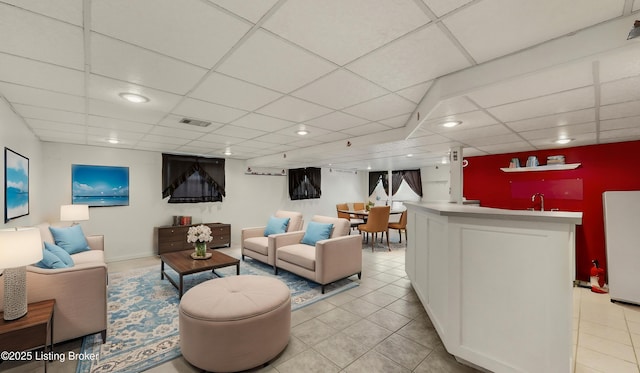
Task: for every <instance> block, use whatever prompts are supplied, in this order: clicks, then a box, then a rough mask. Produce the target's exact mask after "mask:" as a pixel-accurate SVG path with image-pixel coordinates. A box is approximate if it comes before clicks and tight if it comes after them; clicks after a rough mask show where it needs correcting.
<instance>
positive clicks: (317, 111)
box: [258, 96, 332, 123]
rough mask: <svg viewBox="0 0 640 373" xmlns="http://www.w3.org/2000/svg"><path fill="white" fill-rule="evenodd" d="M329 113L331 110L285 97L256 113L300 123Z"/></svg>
mask: <svg viewBox="0 0 640 373" xmlns="http://www.w3.org/2000/svg"><path fill="white" fill-rule="evenodd" d="M331 111H332V110H331V109H327V108H325V107H322V106H319V105H316V104H312V103H310V102H307V101H303V100H300V99H297V98H295V97H289V96H285V97H282V98H281V99H279V100H277V101H274V102H272V103H270V104H269V105H267V106H265V107H263V108H262V109H260V110H258V113H260V114H265V115H269V116H272V117H276V118H281V119H285V120H289V121H292V122H296V123H300V122H305V121H308V120H310V119H313V118H317V117H319V116H321V115H325V114H327V113H330V112H331Z"/></svg>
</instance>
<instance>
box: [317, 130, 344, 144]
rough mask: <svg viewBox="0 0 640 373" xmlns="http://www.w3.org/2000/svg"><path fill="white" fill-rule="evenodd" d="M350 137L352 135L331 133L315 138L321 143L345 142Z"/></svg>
mask: <svg viewBox="0 0 640 373" xmlns="http://www.w3.org/2000/svg"><path fill="white" fill-rule="evenodd" d="M349 137H351V135H349V134H345V133H342V132H329V133H327V134H324V135H320V136H317V137H314V140H317V141H320V142H333V141H340V140H345V139H348V138H349Z"/></svg>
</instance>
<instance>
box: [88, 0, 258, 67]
mask: <svg viewBox="0 0 640 373" xmlns="http://www.w3.org/2000/svg"><path fill="white" fill-rule="evenodd" d="M91 4H92V7H91V10H92V14H91V22H92V26H93V30H94V31H96V32H99V33H101V34H105V35H108V36H112V37H114V38H116V39H120V40H124V41H127V42H129V43H132V44H136V45H139V46H142V47H144V48H147V49H151V50H153V51H156V52H160V53H162V54H166V55H169V56H172V57H174V58H177V59H180V60H183V61H188V62H191V63H193V64H196V65H198V66H201V67H205V68H211V67H213V66H214V65H215V63H216V62H218V60H220V58H222V56H223V55H224V54H225V53H227V52H228V51H229V50H230V49H231V47H232V46H233V45H234V44H235V43H236V42H237V41H238V40H240V38H241V37H242V36H243V35H244V34H245V33H246V32H247V31H248V30H249V28H250V25H249V24H247V22H245V21H241V20H239V19H237V18H236V17H233V16H231V15H228V14H226V13H224V12H222V11H220V10H218V9H216V8H215V7H214V6H212V5H208V4H206V3H205V2H203V1H198V0H184V1H180V2H176V1H171V0H137V1H128V0H110V1H97V2H96V1H94V2H92V3H91ZM150 9H153V11H149V10H150Z"/></svg>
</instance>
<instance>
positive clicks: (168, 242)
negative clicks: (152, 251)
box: [154, 223, 231, 255]
mask: <svg viewBox="0 0 640 373" xmlns="http://www.w3.org/2000/svg"><path fill="white" fill-rule="evenodd" d="M197 225H200V224H193V225H173V226H165V227H156V228H155V229H154V230H155V232H154V233H155V234H154V241H155V246H156V249H157V253H158V255H162V254H166V253H171V252H174V251H183V250H189V249H193V244H192V243H189V242H187V232H188V231H189V227H193V226H197ZM203 225H206V226H208V227H209V228H211V236H213V240H212V241H211V242H209V243H208V244H207V248H214V247H222V246H229V247H230V246H231V225H230V224H224V223H203Z"/></svg>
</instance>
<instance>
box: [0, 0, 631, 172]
mask: <svg viewBox="0 0 640 373" xmlns="http://www.w3.org/2000/svg"><path fill="white" fill-rule="evenodd" d="M639 11H640V0H635V1H634V0H607V1H601V0H583V1H580V2H579V3H576V2H575V1H573V0H528V1H518V2H515V1H512V0H473V1H472V0H404V1H402V0H396V1H389V0H323V1H318V0H279V1H278V0H261V1H247V0H243V1H241V0H209V1H205V0H181V1H171V0H136V1H128V0H109V1H106V0H102V1H97V0H84V1H82V0H61V1H56V2H50V1H46V0H31V1H17V0H16V1H11V0H8V1H0V34H1V35H2V37H1V38H0V66H1V68H0V95H1V96H2V98H3V100H5V101H6V104H8V105H10V106H11V107H12V108H13V110H14V111H15V112H16V113H17V114H18V115H19V116H20V117H22V118H23V119H24V121H25V123H26V125H27V126H29V127H30V128H31V130H32V131H33V132H34V134H35V135H36V136H37V137H38V138H40V140H42V141H46V142H60V143H72V144H85V145H93V146H102V147H114V148H124V149H137V150H145V151H157V152H170V153H179V154H198V155H204V156H212V157H227V158H234V159H241V160H246V162H247V164H248V165H250V166H258V167H276V168H292V167H305V166H327V165H331V167H334V168H338V169H350V170H353V169H365V168H367V167H371V168H373V169H387V168H404V167H417V166H423V165H429V164H435V163H439V162H442V160H443V158H446V154H447V152H448V150H449V148H451V147H453V146H461V147H463V149H464V153H465V154H466V155H486V154H500V153H507V152H519V151H535V150H536V149H548V148H557V147H559V146H560V145H556V144H555V143H554V142H553V141H554V140H556V139H557V138H558V137H562V136H564V137H568V138H571V139H573V140H574V141H572V142H571V143H570V144H569V145H563V146H565V147H566V146H580V145H589V144H599V143H607V142H619V141H628V140H638V139H640V109H639V108H640V62H639V61H640V40H631V41H627V40H625V39H626V33H628V31H629V30H630V29H631V27H632V26H633V20H634V19H635V18H636V17H638V16H639V15H638V12H639ZM122 92H134V93H138V94H141V95H143V96H145V97H147V98H149V102H146V103H142V104H133V103H129V102H127V101H124V100H123V99H122V98H121V97H120V96H119V94H120V93H122ZM183 118H189V119H195V120H202V121H207V122H211V125H209V126H207V127H197V126H191V125H187V124H184V123H180V121H181V120H182V119H183ZM445 120H458V121H462V124H461V125H459V126H457V127H454V128H444V127H442V126H441V123H442V122H444V121H445ZM301 127H304V128H306V129H307V130H308V131H309V134H308V135H305V136H300V135H298V134H296V131H297V130H298V129H300V128H301ZM110 140H117V141H118V143H117V144H112V143H110V142H109V141H110ZM225 151H231V153H232V154H231V155H224V154H223V153H224V152H225Z"/></svg>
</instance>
